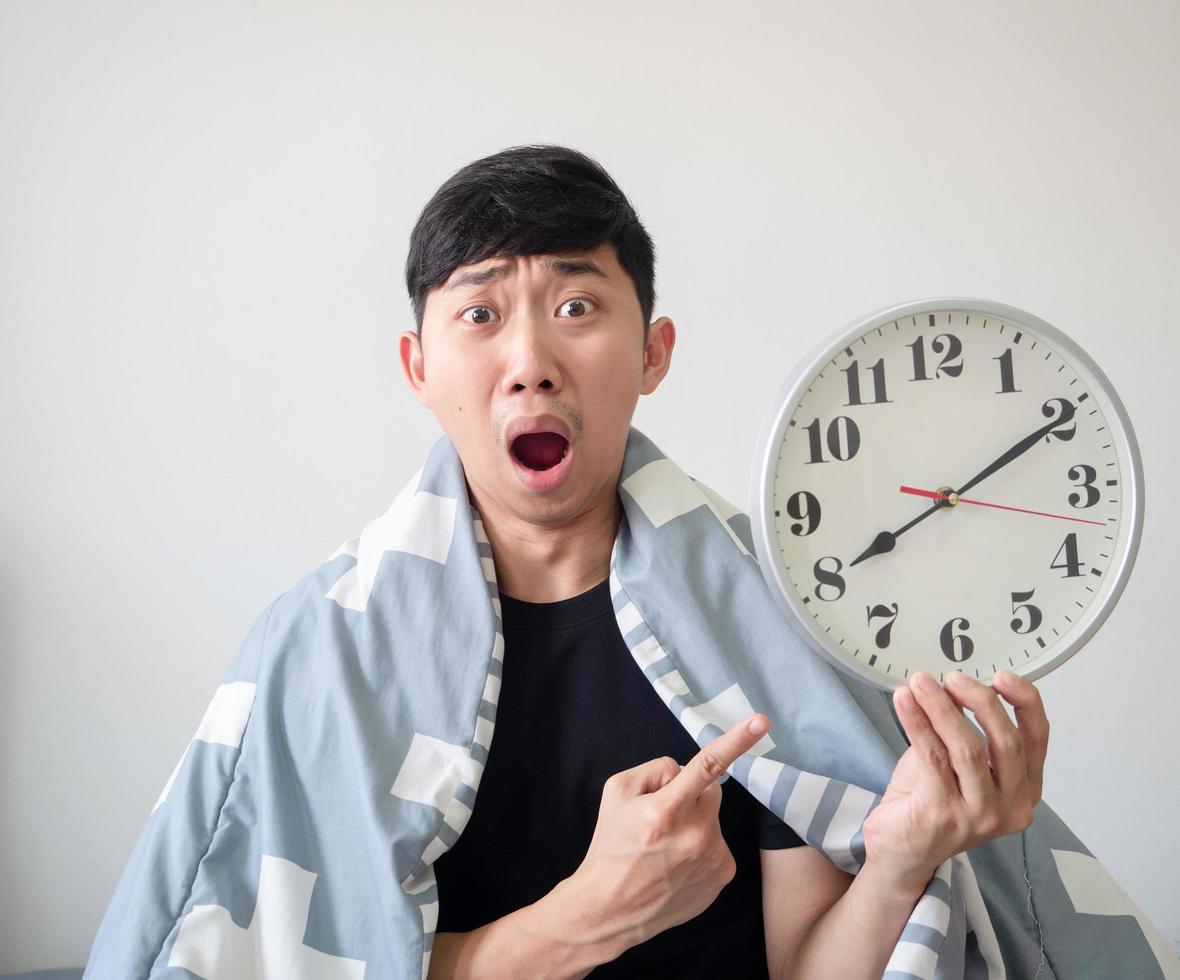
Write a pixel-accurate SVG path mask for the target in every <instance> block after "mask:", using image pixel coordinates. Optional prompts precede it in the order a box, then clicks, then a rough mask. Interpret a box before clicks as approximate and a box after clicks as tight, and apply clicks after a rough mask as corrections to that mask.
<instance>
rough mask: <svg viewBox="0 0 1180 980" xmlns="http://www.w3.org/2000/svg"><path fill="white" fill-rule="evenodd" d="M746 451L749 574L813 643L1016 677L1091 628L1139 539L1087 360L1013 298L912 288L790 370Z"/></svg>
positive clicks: (1134, 459)
mask: <svg viewBox="0 0 1180 980" xmlns="http://www.w3.org/2000/svg"><path fill="white" fill-rule="evenodd" d="M760 443H761V444H760V447H759V451H758V454H757V457H756V463H755V466H756V469H755V503H754V505H753V506H752V508H751V514H752V515H754V514H756V515H757V520H756V521H755V525H756V538H757V539H758V542H757V543H758V550H759V559H760V562H761V564H762V567H763V572H764V575H766V574H767V572H768V571H769V572H770V573H771V575H770V577H771V578H772V579H773V581H772V583H771V584H772V585H773V586H774V587H775V588H777V590H778V593H779V597H780V600H782V601H783V602H784V604H785V605H786V606H787V608H788V609H789V610H790V612H791V613H792V614H793V615H794V616H795V617H797V619H798V620H799V621H800V622H801V623H802V624H803V626H804V628H805V630H806V633H807V634H808V636H809V638H810V639H811V640H812V643H813V645H815V646H816V647H817V648H818V649H820V651H821V652H822V653H824V654H825V655H826V656H828V657H829V659H831V660H833V661H834V662H835V663H836V664H837V665H838V666H840V667H842V668H843V669H846V670H849V671H851V672H853V673H855V674H857V675H858V676H860V677H863V678H865V679H867V680H870V681H872V682H874V683H876V684H878V685H879V686H882V687H886V688H890V687H895V686H897V685H899V684H901V683H905V682H906V679H907V678H908V676H909V674H911V673H912V672H913V671H915V670H927V671H930V672H931V673H932V674H934V675H935V676H936V677H938V678H939V680H940V681H941V680H942V678H943V676H944V675H945V674H946V673H948V672H950V671H953V670H962V671H964V672H966V673H968V674H970V675H971V676H974V677H976V678H978V679H979V680H981V681H985V682H987V681H990V679H991V677H992V676H993V675H994V674H995V673H996V672H998V671H1000V670H1012V671H1014V672H1016V673H1020V674H1022V675H1024V676H1028V677H1030V678H1034V677H1036V676H1039V675H1040V674H1043V673H1045V672H1046V671H1047V670H1049V669H1051V667H1053V666H1055V665H1057V664H1059V663H1060V662H1062V661H1063V660H1065V659H1066V658H1067V657H1069V656H1070V655H1072V653H1074V652H1076V650H1077V649H1078V648H1079V647H1080V646H1081V645H1082V644H1083V643H1084V642H1085V641H1086V640H1087V639H1088V638H1089V636H1090V635H1091V634H1092V633H1093V631H1094V630H1096V629H1097V627H1098V626H1099V625H1100V623H1101V621H1102V620H1103V619H1104V618H1105V616H1106V614H1107V613H1108V612H1109V610H1110V608H1111V606H1112V605H1113V603H1114V602H1115V601H1116V600H1117V598H1118V595H1119V593H1121V590H1122V586H1123V584H1124V583H1125V581H1126V577H1127V575H1128V574H1129V572H1130V567H1131V564H1132V562H1133V559H1134V552H1135V549H1136V548H1137V545H1138V535H1139V528H1140V526H1141V513H1142V476H1141V464H1140V462H1139V457H1138V450H1137V448H1136V446H1135V440H1134V435H1133V433H1132V431H1131V429H1130V426H1129V423H1128V422H1127V420H1126V415H1125V412H1124V411H1123V408H1122V405H1121V403H1120V402H1119V400H1118V398H1117V395H1115V393H1114V391H1113V390H1112V389H1111V388H1110V386H1109V382H1107V381H1106V379H1105V377H1104V376H1103V375H1102V373H1101V371H1099V369H1098V368H1097V366H1096V365H1094V364H1093V362H1092V361H1091V360H1090V359H1089V357H1088V356H1087V355H1086V354H1085V353H1084V352H1082V351H1081V350H1080V349H1079V348H1078V347H1077V346H1076V345H1075V344H1073V343H1072V342H1071V341H1070V340H1069V339H1068V338H1067V337H1065V335H1063V334H1061V333H1060V332H1059V331H1057V330H1056V329H1055V328H1053V327H1051V326H1050V325H1049V324H1046V323H1044V322H1043V321H1040V320H1038V319H1037V318H1035V317H1033V316H1031V315H1030V314H1027V313H1024V312H1023V311H1019V310H1016V309H1014V308H1012V307H1006V306H1001V305H999V304H992V303H988V302H985V301H965V300H960V301H954V300H942V301H924V302H921V303H912V304H906V305H905V306H901V307H895V308H893V309H891V310H887V311H883V312H882V313H880V314H876V315H874V316H873V317H870V318H868V319H867V320H865V321H862V322H861V323H860V324H858V325H856V326H854V327H853V328H850V329H849V330H846V331H843V332H842V333H841V334H840V335H839V336H838V337H836V338H833V339H832V341H831V342H829V343H828V344H826V345H825V346H824V347H823V348H821V349H820V350H819V351H817V352H816V353H815V354H814V355H813V356H812V357H810V358H809V359H808V360H807V362H805V364H804V365H801V367H800V370H799V371H797V372H796V374H795V375H794V376H793V377H792V379H791V380H790V381H788V385H787V387H786V388H784V393H783V395H782V396H780V401H779V404H778V405H777V406H776V411H775V412H774V413H772V417H771V418H768V426H764V429H763V436H762V439H761V440H760Z"/></svg>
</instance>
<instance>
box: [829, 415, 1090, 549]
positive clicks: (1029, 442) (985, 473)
mask: <svg viewBox="0 0 1180 980" xmlns="http://www.w3.org/2000/svg"><path fill="white" fill-rule="evenodd" d="M1054 401H1060V402H1061V405H1062V409H1061V417H1060V418H1057V419H1054V420H1053V421H1052V422H1049V423H1048V424H1047V425H1042V426H1041V427H1040V428H1039V429H1037V431H1036V432H1034V433H1032V435H1028V436H1025V437H1024V438H1023V439H1021V440H1020V442H1018V443H1017V444H1016V445H1015V446H1013V447H1012V448H1011V449H1009V450H1008V451H1007V452H1006V453H1004V454H1003V455H1002V456H1000V457H999V458H998V459H995V460H993V461H992V462H991V463H989V464H988V465H987V466H985V467H984V468H983V469H982V470H980V471H979V472H978V473H977V474H975V476H973V477H972V478H971V479H970V480H968V481H967V482H966V483H964V484H963V485H962V486H961V487H959V489H958V490H956V491H955V493H958V494H962V493H966V492H967V491H968V490H970V489H971V488H972V487H973V486H975V485H976V484H977V483H979V482H980V481H981V480H984V479H986V478H987V477H989V476H991V475H992V474H993V473H994V472H996V470H998V469H1000V467H1002V466H1007V465H1008V464H1009V463H1011V462H1012V460H1014V459H1016V458H1017V457H1018V456H1021V455H1023V454H1024V453H1026V452H1028V450H1029V449H1031V448H1032V447H1033V446H1034V445H1036V444H1037V442H1039V441H1040V440H1041V439H1042V438H1044V437H1045V436H1047V435H1048V434H1049V433H1050V432H1052V431H1053V430H1054V429H1056V428H1059V427H1060V426H1062V425H1064V424H1065V423H1066V422H1068V421H1069V420H1070V419H1072V418H1073V416H1074V412H1076V411H1077V409H1075V408H1074V405H1073V402H1071V401H1069V400H1067V399H1065V398H1058V399H1050V400H1049V401H1047V402H1045V404H1044V405H1042V406H1041V414H1042V415H1049V414H1051V413H1052V411H1053V409H1052V408H1051V407H1050V406H1051V405H1052V403H1053V402H1054ZM945 506H946V504H945V503H944V502H943V501H941V500H940V501H939V502H938V503H936V504H934V506H932V507H930V508H929V509H928V510H924V511H922V513H921V514H919V515H918V516H917V517H915V518H914V519H913V520H912V521H910V522H909V523H908V524H903V525H902V526H901V527H899V528H898V529H897V530H896V531H880V532H878V534H877V536H876V537H875V538H873V543H872V544H870V545H869V546H868V547H867V548H865V550H864V551H862V552H861V553H860V554H859V555H857V556H856V558H854V559H853V560H852V561H850V562H849V563H848V565H849V567H852V566H853V565H857V564H859V563H860V562H862V561H864V560H865V559H866V558H872V557H873V555H883V554H886V553H887V552H890V551H892V550H893V548H894V546H895V545H896V544H897V539H898V538H899V537H901V536H902V535H903V534H905V532H906V531H908V530H909V529H910V528H911V527H913V526H914V525H915V524H917V523H918V522H919V521H924V520H925V519H926V518H927V517H929V516H930V515H931V514H933V513H934V512H935V511H936V510H942V509H943V508H944V507H945Z"/></svg>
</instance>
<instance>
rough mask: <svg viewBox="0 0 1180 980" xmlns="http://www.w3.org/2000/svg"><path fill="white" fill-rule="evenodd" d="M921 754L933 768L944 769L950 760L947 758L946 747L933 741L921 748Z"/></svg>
mask: <svg viewBox="0 0 1180 980" xmlns="http://www.w3.org/2000/svg"><path fill="white" fill-rule="evenodd" d="M922 756H923V758H924V759H925V760H926V762H927V763H928V764H929V765H931V766H933V767H934V768H935V769H945V768H946V767H947V765H948V763H949V762H950V760H949V759H948V758H947V754H946V749H945V748H943V747H942V746H941V745H936V744H935V743H933V742H932V743H930V744H928V745H927V746H926V747H925V748H924V749H923V750H922Z"/></svg>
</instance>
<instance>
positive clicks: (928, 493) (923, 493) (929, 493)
mask: <svg viewBox="0 0 1180 980" xmlns="http://www.w3.org/2000/svg"><path fill="white" fill-rule="evenodd" d="M898 489H899V490H901V492H902V493H913V494H917V495H918V496H919V497H932V498H933V499H934V500H946V499H947V495H946V494H945V493H939V492H938V491H937V490H919V489H918V488H917V487H907V486H902V487H899V488H898ZM959 503H961V504H976V505H977V506H979V507H995V508H997V509H998V510H1015V511H1019V512H1020V513H1021V514H1036V515H1037V516H1038V517H1056V518H1057V519H1058V520H1059V521H1077V522H1078V523H1079V524H1096V525H1098V526H1099V527H1106V525H1105V524H1103V523H1102V521H1088V520H1086V519H1085V518H1084V517H1070V516H1069V515H1067V514H1046V513H1045V512H1044V511H1043V510H1026V509H1025V508H1024V507H1008V506H1007V505H1005V504H989V503H987V502H986V501H983V500H968V499H967V498H966V497H960V498H959Z"/></svg>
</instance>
